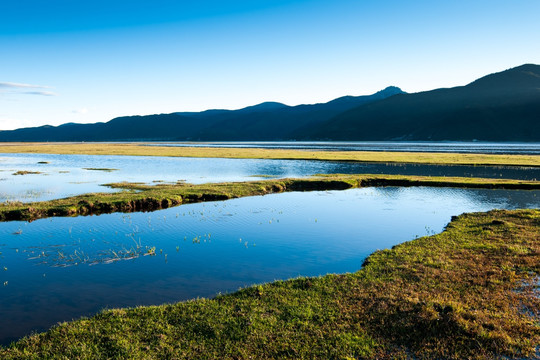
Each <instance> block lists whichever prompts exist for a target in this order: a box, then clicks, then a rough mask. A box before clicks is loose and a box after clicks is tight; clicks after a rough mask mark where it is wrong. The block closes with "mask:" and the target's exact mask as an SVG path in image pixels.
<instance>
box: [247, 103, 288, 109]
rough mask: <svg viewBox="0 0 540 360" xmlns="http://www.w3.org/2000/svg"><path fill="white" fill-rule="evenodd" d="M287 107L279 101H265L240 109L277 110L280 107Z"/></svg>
mask: <svg viewBox="0 0 540 360" xmlns="http://www.w3.org/2000/svg"><path fill="white" fill-rule="evenodd" d="M286 107H288V106H287V105H285V104H282V103H279V102H275V101H265V102H263V103H260V104H257V105H252V106H248V107H245V108H242V109H240V110H241V111H267V110H276V109H279V108H286Z"/></svg>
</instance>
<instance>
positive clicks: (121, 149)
mask: <svg viewBox="0 0 540 360" xmlns="http://www.w3.org/2000/svg"><path fill="white" fill-rule="evenodd" d="M0 153H42V154H87V155H135V156H139V155H140V156H143V155H144V156H178V157H209V158H239V159H248V158H249V159H303V160H333V161H361V162H383V163H418V164H441V165H442V164H444V165H515V166H540V156H539V155H500V154H459V153H417V152H382V151H312V150H288V149H287V150H285V149H256V148H210V147H209V148H204V147H173V146H143V145H142V144H140V143H124V144H114V143H99V145H96V144H93V143H0Z"/></svg>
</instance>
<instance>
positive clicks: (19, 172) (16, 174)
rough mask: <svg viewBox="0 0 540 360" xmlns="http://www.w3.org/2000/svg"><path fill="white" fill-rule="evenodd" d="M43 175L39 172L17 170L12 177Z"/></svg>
mask: <svg viewBox="0 0 540 360" xmlns="http://www.w3.org/2000/svg"><path fill="white" fill-rule="evenodd" d="M38 174H43V173H42V172H41V171H26V170H18V171H16V172H14V173H13V174H12V175H15V176H19V175H38Z"/></svg>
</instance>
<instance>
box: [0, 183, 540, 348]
mask: <svg viewBox="0 0 540 360" xmlns="http://www.w3.org/2000/svg"><path fill="white" fill-rule="evenodd" d="M539 205H540V191H503V190H466V189H448V188H437V189H434V188H392V187H388V188H363V189H351V190H346V191H328V192H305V193H282V194H273V195H266V196H257V197H249V198H241V199H234V200H228V201H223V202H209V203H199V204H189V205H182V206H179V207H175V208H169V209H165V210H160V211H156V212H152V213H132V214H121V213H117V214H108V215H101V216H89V217H76V218H51V219H41V220H37V221H34V222H31V223H27V222H7V223H0V253H1V254H0V319H2V326H1V327H0V343H3V344H6V343H7V342H9V341H11V340H14V339H16V338H19V337H21V336H24V335H26V334H29V333H30V332H32V331H41V330H45V329H47V328H48V327H50V326H51V325H53V324H55V323H57V322H58V321H64V320H71V319H73V318H78V317H80V316H83V315H92V314H95V313H96V312H98V311H99V310H101V309H103V308H112V307H124V306H136V305H149V304H161V303H167V302H176V301H179V300H185V299H190V298H196V297H199V296H202V297H209V296H213V295H215V294H217V293H219V292H230V291H234V290H237V289H238V288H240V287H243V286H247V285H252V284H256V283H263V282H268V281H272V280H275V279H287V278H291V277H296V276H317V275H322V274H327V273H344V272H353V271H356V270H358V269H359V268H360V266H361V264H362V262H363V260H364V259H365V257H366V256H368V255H369V254H370V253H372V252H373V251H375V250H376V249H383V248H389V247H391V246H392V245H395V244H398V243H401V242H404V241H407V240H411V239H414V238H415V237H418V236H424V235H428V234H432V233H434V232H440V231H441V230H442V229H443V228H444V226H445V225H446V224H447V223H448V222H449V221H450V218H451V216H452V215H457V214H460V213H463V212H471V211H486V210H489V209H492V208H525V207H539Z"/></svg>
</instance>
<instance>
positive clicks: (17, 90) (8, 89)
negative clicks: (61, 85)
mask: <svg viewBox="0 0 540 360" xmlns="http://www.w3.org/2000/svg"><path fill="white" fill-rule="evenodd" d="M27 89H51V87H50V86H43V85H32V84H19V83H12V82H0V94H10V95H41V96H56V95H57V94H56V93H54V92H52V91H41V90H36V91H25V90H27Z"/></svg>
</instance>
